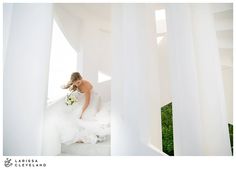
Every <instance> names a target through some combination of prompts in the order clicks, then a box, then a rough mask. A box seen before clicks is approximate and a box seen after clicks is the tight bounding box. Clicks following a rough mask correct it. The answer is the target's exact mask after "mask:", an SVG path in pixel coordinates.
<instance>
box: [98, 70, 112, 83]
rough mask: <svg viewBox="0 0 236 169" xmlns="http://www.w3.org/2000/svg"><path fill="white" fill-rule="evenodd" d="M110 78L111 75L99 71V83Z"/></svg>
mask: <svg viewBox="0 0 236 169" xmlns="http://www.w3.org/2000/svg"><path fill="white" fill-rule="evenodd" d="M109 80H111V77H110V76H108V75H107V74H105V73H103V72H101V71H98V83H102V82H106V81H109Z"/></svg>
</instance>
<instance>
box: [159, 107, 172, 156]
mask: <svg viewBox="0 0 236 169" xmlns="http://www.w3.org/2000/svg"><path fill="white" fill-rule="evenodd" d="M161 124H162V150H163V152H165V153H166V154H168V155H170V156H173V155H174V141H173V123H172V103H170V104H167V105H165V106H163V107H162V108H161Z"/></svg>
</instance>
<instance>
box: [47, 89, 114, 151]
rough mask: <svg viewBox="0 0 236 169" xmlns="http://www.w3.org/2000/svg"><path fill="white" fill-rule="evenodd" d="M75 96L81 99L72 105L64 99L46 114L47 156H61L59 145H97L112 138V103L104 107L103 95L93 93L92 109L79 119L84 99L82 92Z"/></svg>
mask: <svg viewBox="0 0 236 169" xmlns="http://www.w3.org/2000/svg"><path fill="white" fill-rule="evenodd" d="M73 95H74V96H75V97H76V98H77V100H78V102H75V103H74V104H73V105H66V104H65V97H63V98H61V99H60V100H58V101H56V103H54V104H52V105H51V106H49V107H48V109H47V111H46V117H45V125H44V132H45V134H44V135H45V136H44V137H45V138H44V145H45V146H44V147H45V148H44V149H45V150H44V151H45V153H44V154H46V155H47V154H54V153H52V152H57V153H58V152H59V150H58V149H59V148H58V147H59V146H60V144H66V145H69V144H73V143H76V142H82V143H90V144H96V143H98V142H101V141H104V140H106V139H107V138H108V137H109V135H110V110H109V104H107V105H105V104H102V102H101V99H100V96H99V95H98V94H97V93H96V92H95V91H92V92H91V97H90V103H89V106H88V107H87V109H86V110H85V112H84V113H83V116H82V119H80V118H79V117H80V115H81V111H82V107H83V105H84V102H85V96H84V94H82V93H79V92H74V93H73ZM53 143H54V144H57V146H56V145H53ZM52 146H53V147H56V148H53V147H52ZM47 152H48V153H47Z"/></svg>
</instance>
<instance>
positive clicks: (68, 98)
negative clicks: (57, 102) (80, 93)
mask: <svg viewBox="0 0 236 169" xmlns="http://www.w3.org/2000/svg"><path fill="white" fill-rule="evenodd" d="M75 102H78V99H77V98H76V96H75V95H72V93H70V94H69V95H68V94H67V95H66V98H65V103H66V105H67V106H68V105H73V104H74V103H75Z"/></svg>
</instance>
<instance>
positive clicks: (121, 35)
mask: <svg viewBox="0 0 236 169" xmlns="http://www.w3.org/2000/svg"><path fill="white" fill-rule="evenodd" d="M154 17H155V13H154V10H153V8H152V5H150V4H149V5H148V4H122V5H114V6H113V18H112V22H113V25H112V26H113V27H112V34H113V37H112V38H113V58H112V60H113V65H112V67H113V73H112V99H111V100H112V116H113V117H112V142H111V143H112V145H111V147H112V152H111V153H112V155H148V154H149V155H154V154H155V155H159V153H157V152H155V151H154V150H152V149H151V148H150V147H148V146H149V145H150V144H152V145H154V146H155V147H158V148H159V149H161V147H162V146H161V138H162V135H161V117H160V116H161V114H160V93H159V81H158V67H157V65H158V59H157V51H156V48H157V46H156V40H155V18H154ZM117 89H118V90H117ZM117 145H118V146H117Z"/></svg>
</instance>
